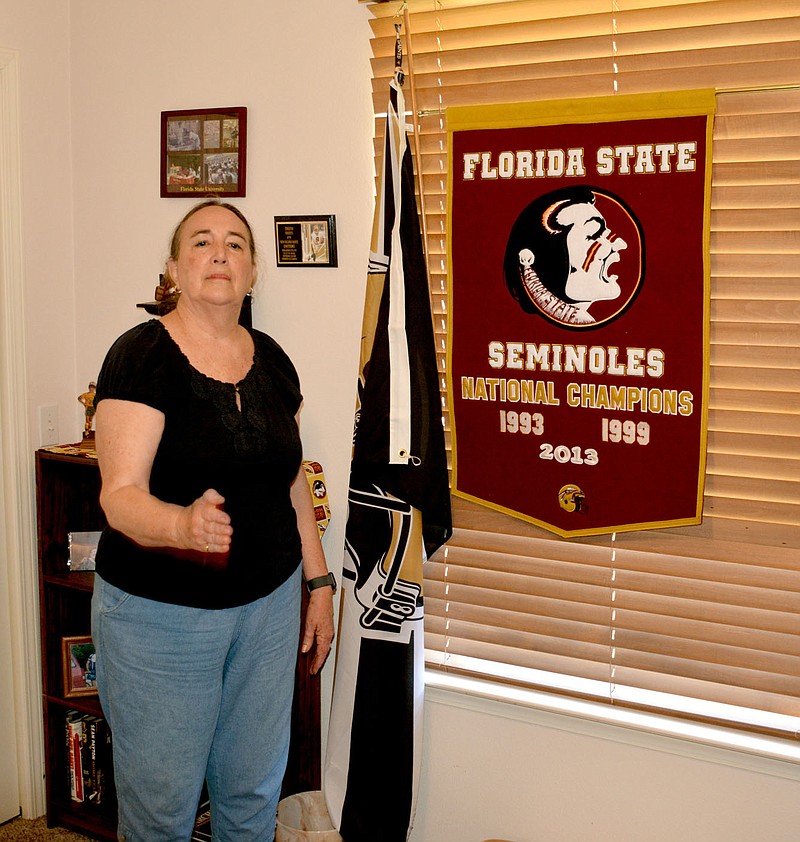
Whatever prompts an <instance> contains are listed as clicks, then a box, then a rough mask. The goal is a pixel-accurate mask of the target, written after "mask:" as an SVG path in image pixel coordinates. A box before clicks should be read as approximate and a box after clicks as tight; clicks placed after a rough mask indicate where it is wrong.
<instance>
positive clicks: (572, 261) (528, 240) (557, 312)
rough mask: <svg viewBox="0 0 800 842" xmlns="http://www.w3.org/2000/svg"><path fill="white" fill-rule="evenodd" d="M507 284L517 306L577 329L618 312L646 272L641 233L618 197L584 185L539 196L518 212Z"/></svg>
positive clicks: (506, 263)
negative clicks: (517, 303)
mask: <svg viewBox="0 0 800 842" xmlns="http://www.w3.org/2000/svg"><path fill="white" fill-rule="evenodd" d="M504 272H505V279H506V284H507V286H508V289H509V291H510V292H511V294H512V295H513V297H514V298H515V299H516V300H517V301H518V302H519V304H520V306H521V307H522V309H523V310H525V311H526V312H528V313H538V314H540V315H541V316H544V318H546V319H547V320H548V321H550V322H553V323H554V324H558V325H563V326H565V327H569V328H574V329H581V328H593V327H598V326H599V325H601V324H604V323H606V322H609V321H611V320H612V319H615V318H617V316H619V315H621V314H622V313H623V312H624V311H625V310H626V309H627V308H628V307H629V306H630V304H631V302H632V301H633V299H634V298H635V296H636V294H637V292H638V291H639V287H640V286H641V283H642V280H643V277H644V237H643V235H642V230H641V226H640V224H639V221H638V220H637V219H636V217H635V216H634V215H633V212H632V211H631V210H630V209H629V208H627V207H626V206H625V205H624V204H623V202H622V200H621V199H619V198H617V197H615V196H613V195H612V194H610V193H607V192H605V191H603V190H599V189H596V188H591V187H586V186H575V187H567V188H563V189H561V190H554V191H552V192H550V193H547V194H545V195H543V196H540V197H539V198H537V199H536V200H534V201H533V202H531V204H530V205H528V206H527V207H526V208H525V209H524V210H523V211H522V213H521V214H520V215H519V216H518V217H517V220H516V222H515V223H514V225H513V227H512V228H511V232H510V234H509V238H508V244H507V246H506V253H505V261H504Z"/></svg>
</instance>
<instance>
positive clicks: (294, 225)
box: [275, 214, 339, 267]
mask: <svg viewBox="0 0 800 842" xmlns="http://www.w3.org/2000/svg"><path fill="white" fill-rule="evenodd" d="M275 254H276V258H277V263H278V266H304V267H309V266H338V265H339V256H338V253H337V248H336V217H335V216H334V215H333V214H327V215H326V214H318V215H316V216H314V215H306V216H276V217H275Z"/></svg>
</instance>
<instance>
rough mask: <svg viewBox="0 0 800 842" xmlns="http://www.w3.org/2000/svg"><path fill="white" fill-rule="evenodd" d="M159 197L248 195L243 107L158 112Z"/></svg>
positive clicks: (245, 121)
mask: <svg viewBox="0 0 800 842" xmlns="http://www.w3.org/2000/svg"><path fill="white" fill-rule="evenodd" d="M160 189H161V198H163V199H175V198H187V197H188V198H197V197H203V196H209V195H215V196H220V197H221V198H227V197H231V196H246V195H247V192H246V190H247V109H246V108H244V107H241V106H239V107H235V108H192V109H186V110H182V111H162V112H161V186H160Z"/></svg>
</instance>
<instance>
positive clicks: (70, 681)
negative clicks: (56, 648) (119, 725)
mask: <svg viewBox="0 0 800 842" xmlns="http://www.w3.org/2000/svg"><path fill="white" fill-rule="evenodd" d="M61 655H62V674H63V680H64V698H65V699H71V698H73V697H75V696H96V695H97V670H96V669H95V666H94V663H95V660H94V659H95V650H94V643H92V638H91V637H90V636H89V635H77V636H74V637H62V638H61Z"/></svg>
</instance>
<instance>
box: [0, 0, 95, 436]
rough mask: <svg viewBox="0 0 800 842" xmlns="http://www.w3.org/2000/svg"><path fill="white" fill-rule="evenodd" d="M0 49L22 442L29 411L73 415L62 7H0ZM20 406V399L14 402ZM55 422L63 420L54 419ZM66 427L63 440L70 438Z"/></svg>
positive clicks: (32, 2)
mask: <svg viewBox="0 0 800 842" xmlns="http://www.w3.org/2000/svg"><path fill="white" fill-rule="evenodd" d="M0 22H1V23H0V46H3V47H5V48H8V49H11V50H15V51H17V52H18V53H19V65H20V103H21V108H20V110H21V115H20V117H21V134H22V136H21V148H22V183H23V187H22V206H23V218H22V236H23V239H24V253H23V272H24V278H23V282H24V295H25V301H26V304H25V313H24V314H22V313H21V314H19V315H20V318H24V321H25V330H26V333H27V341H28V354H27V359H28V395H27V398H28V407H29V418H30V436H31V441H32V443H33V445H34V446H36V445H38V444H39V423H38V413H37V407H39V406H40V405H43V404H58V405H59V406H60V407H62V408H63V409H64V410H66V408H67V407H69V410H70V411H69V412H68V413H67V415H68V419H65V420H68V421H72V420H73V419H74V412H72V409H73V406H72V405H73V404H74V406H76V407H78V408H80V407H79V404H78V403H77V400H76V397H77V395H78V394H80V392H76V391H75V328H76V322H75V306H76V300H75V286H74V265H73V263H74V248H73V242H74V238H73V233H74V232H73V228H72V214H73V204H72V161H71V134H70V128H71V121H70V65H69V60H70V42H69V38H70V31H69V4H68V3H63V2H58V0H26V2H25V3H24V4H23V3H19V2H18V0H0ZM20 399H22V396H20ZM62 414H63V413H62ZM70 426H71V425H70V424H69V423H67V424H66V425H65V429H64V430H63V433H64V434H65V435H66V434H67V433H71V434H74V433H75V429H74V425H72V426H73V429H69V427H70Z"/></svg>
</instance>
